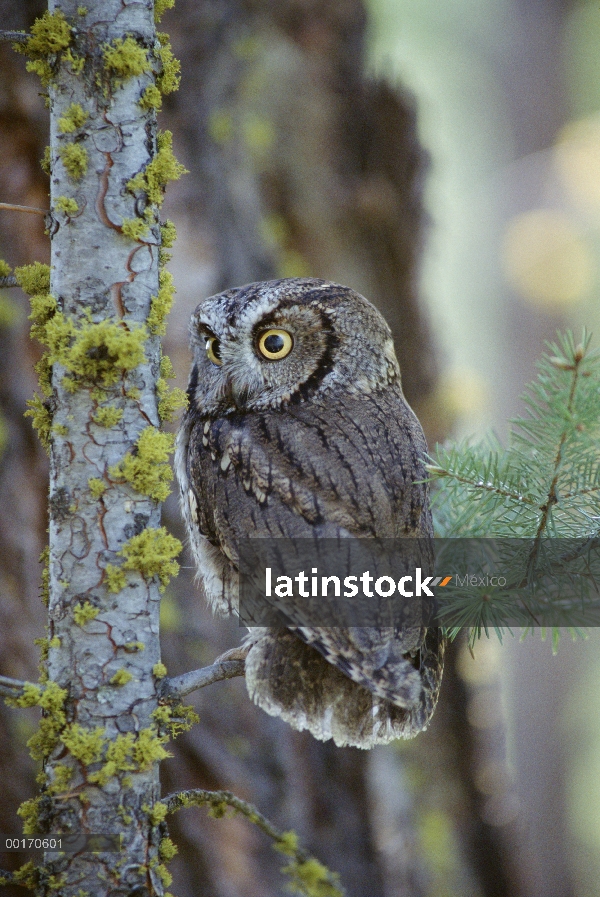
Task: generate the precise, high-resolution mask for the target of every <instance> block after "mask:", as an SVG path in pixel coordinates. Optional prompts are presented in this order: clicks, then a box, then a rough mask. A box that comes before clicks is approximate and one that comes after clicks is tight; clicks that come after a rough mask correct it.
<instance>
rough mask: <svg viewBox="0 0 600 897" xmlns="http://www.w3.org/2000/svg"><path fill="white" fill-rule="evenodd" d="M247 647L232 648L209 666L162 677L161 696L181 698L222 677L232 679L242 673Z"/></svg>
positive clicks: (218, 680)
mask: <svg viewBox="0 0 600 897" xmlns="http://www.w3.org/2000/svg"><path fill="white" fill-rule="evenodd" d="M248 650H249V649H248V648H232V649H231V651H226V652H225V654H221V656H220V657H217V659H216V660H215V662H214V663H212V664H211V665H210V666H209V667H202V668H201V669H199V670H190V672H189V673H183V674H182V675H181V676H175V677H174V678H172V679H163V681H162V683H161V688H160V697H161V698H169V699H172V698H183V697H185V696H186V695H189V694H190V693H191V692H193V691H197V690H198V689H199V688H204V687H205V686H206V685H212V684H213V682H220V681H221V680H222V679H233V678H235V677H236V676H243V675H244V668H245V662H246V657H247V656H248Z"/></svg>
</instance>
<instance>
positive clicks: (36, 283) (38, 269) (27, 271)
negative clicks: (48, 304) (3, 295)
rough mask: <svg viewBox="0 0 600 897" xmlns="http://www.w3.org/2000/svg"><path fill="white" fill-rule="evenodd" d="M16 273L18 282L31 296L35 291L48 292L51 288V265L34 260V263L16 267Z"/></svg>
mask: <svg viewBox="0 0 600 897" xmlns="http://www.w3.org/2000/svg"><path fill="white" fill-rule="evenodd" d="M14 273H15V277H16V279H17V283H18V284H19V286H20V287H21V289H22V290H23V292H24V293H27V294H28V295H29V296H33V295H34V293H47V292H48V291H49V289H50V265H44V264H42V262H34V263H33V264H32V265H23V266H22V267H20V268H15V272H14Z"/></svg>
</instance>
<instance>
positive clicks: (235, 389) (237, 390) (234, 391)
mask: <svg viewBox="0 0 600 897" xmlns="http://www.w3.org/2000/svg"><path fill="white" fill-rule="evenodd" d="M229 392H230V394H231V398H232V399H233V403H234V405H235V407H236V408H237V409H238V411H243V410H244V409H245V407H246V402H247V401H248V387H247V386H241V385H240V384H239V383H232V384H231V385H230V387H229Z"/></svg>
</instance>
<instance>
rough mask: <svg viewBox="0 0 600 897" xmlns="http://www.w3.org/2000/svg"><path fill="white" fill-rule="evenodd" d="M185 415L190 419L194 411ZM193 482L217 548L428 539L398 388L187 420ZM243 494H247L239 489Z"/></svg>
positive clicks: (417, 454) (413, 439) (419, 458)
mask: <svg viewBox="0 0 600 897" xmlns="http://www.w3.org/2000/svg"><path fill="white" fill-rule="evenodd" d="M188 414H189V412H188ZM188 427H189V451H188V452H187V453H186V454H187V458H188V459H189V462H188V463H189V468H188V471H187V479H188V483H189V484H190V486H191V487H192V489H193V491H194V492H195V498H196V502H197V506H198V511H197V515H198V519H197V525H198V526H199V528H200V531H201V532H202V533H203V534H204V535H205V536H206V537H207V538H209V539H210V540H211V541H214V542H215V543H220V544H221V545H222V546H223V540H224V538H225V540H229V539H231V540H232V542H235V541H237V540H238V539H239V538H244V537H248V536H250V537H253V536H255V537H263V538H264V537H271V538H277V537H282V536H284V537H296V538H302V537H310V536H314V534H315V527H318V528H319V534H320V535H322V536H325V535H331V536H334V535H337V533H338V532H339V530H341V529H343V530H345V531H347V532H350V533H352V534H354V535H357V536H373V537H379V538H399V537H402V536H412V535H420V536H427V535H430V534H431V518H430V513H429V508H428V502H427V486H426V485H424V484H423V483H419V482H418V481H419V480H423V479H424V477H425V470H424V466H423V456H424V454H425V451H426V446H425V440H424V437H423V434H422V431H421V428H420V425H419V423H418V421H417V420H416V418H415V416H414V414H413V413H412V411H411V410H410V408H409V407H408V405H407V404H406V403H405V401H404V399H403V397H402V395H401V393H400V392H399V391H398V392H396V391H390V390H387V391H382V392H381V393H372V394H370V395H366V396H364V395H363V396H356V395H342V396H341V397H340V400H339V402H338V403H336V407H335V413H334V414H332V413H331V410H329V409H325V408H321V407H320V406H319V405H318V404H316V403H311V404H310V405H289V406H287V407H286V408H284V409H282V410H281V411H278V410H273V411H265V412H254V413H252V414H246V415H244V414H240V415H230V416H227V417H223V418H220V419H217V420H200V419H199V420H196V421H195V422H192V421H191V420H190V421H189V422H188ZM240 487H241V488H240Z"/></svg>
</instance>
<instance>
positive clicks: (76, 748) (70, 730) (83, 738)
mask: <svg viewBox="0 0 600 897" xmlns="http://www.w3.org/2000/svg"><path fill="white" fill-rule="evenodd" d="M60 740H61V741H62V743H63V744H64V746H65V747H66V748H67V750H68V751H69V753H70V754H72V755H73V757H75V759H76V760H79V761H80V762H81V763H83V765H84V766H90V765H91V764H92V763H98V762H99V761H100V760H101V759H102V751H103V748H104V746H105V744H106V741H107V739H106V735H105V731H104V729H103V728H102V727H101V726H98V727H97V728H95V729H85V728H84V727H83V726H80V725H79V723H71V724H70V725H68V726H66V727H65V728H64V730H63V731H62V732H61V735H60Z"/></svg>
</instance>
